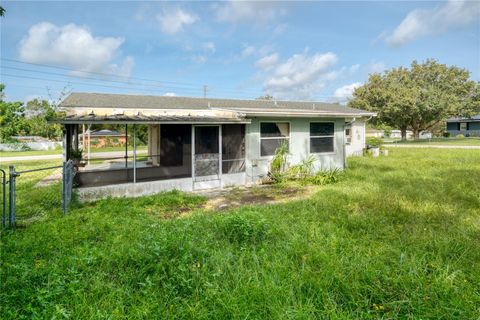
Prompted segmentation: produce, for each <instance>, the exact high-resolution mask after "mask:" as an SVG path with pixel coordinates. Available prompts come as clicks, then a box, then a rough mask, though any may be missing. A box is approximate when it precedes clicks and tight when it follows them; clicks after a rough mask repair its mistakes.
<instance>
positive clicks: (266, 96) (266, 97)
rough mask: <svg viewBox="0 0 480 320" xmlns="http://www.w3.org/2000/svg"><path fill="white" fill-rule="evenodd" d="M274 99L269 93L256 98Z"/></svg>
mask: <svg viewBox="0 0 480 320" xmlns="http://www.w3.org/2000/svg"><path fill="white" fill-rule="evenodd" d="M273 99H274V98H273V96H271V95H269V94H266V95H264V96H260V97H257V98H255V100H273Z"/></svg>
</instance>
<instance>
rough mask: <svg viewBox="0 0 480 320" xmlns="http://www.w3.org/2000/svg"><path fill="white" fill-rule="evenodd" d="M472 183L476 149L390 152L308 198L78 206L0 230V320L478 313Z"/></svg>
mask: <svg viewBox="0 0 480 320" xmlns="http://www.w3.org/2000/svg"><path fill="white" fill-rule="evenodd" d="M479 181H480V151H478V150H436V149H435V150H433V149H428V150H427V149H415V150H412V149H400V150H398V149H395V150H391V151H390V156H388V157H380V158H351V159H350V160H349V169H348V171H347V172H346V174H345V175H344V176H343V177H342V179H341V180H340V181H339V182H338V183H336V184H329V185H326V186H322V187H319V191H318V192H317V193H316V194H315V195H314V196H312V197H311V198H310V199H308V200H302V201H291V202H289V203H282V204H277V205H263V206H255V205H251V206H243V207H240V208H236V209H233V210H230V211H225V212H222V213H221V214H219V213H214V212H205V211H204V210H203V209H201V208H200V207H199V206H200V205H201V204H202V203H203V201H204V199H203V198H202V197H198V196H192V195H185V194H182V193H179V192H170V193H166V194H162V195H158V196H151V197H145V198H139V199H108V200H103V201H99V202H97V203H93V204H86V205H83V207H79V208H77V209H75V210H73V211H72V213H71V214H70V215H68V216H67V217H63V218H61V217H51V218H49V219H45V220H43V221H42V222H38V223H34V224H32V225H30V226H28V227H27V228H25V229H19V230H15V231H7V232H3V234H2V244H1V250H2V251H1V282H0V283H1V284H0V286H1V287H0V317H1V318H3V319H17V318H54V317H55V318H66V317H70V318H75V319H85V318H87V319H88V318H95V319H97V318H109V319H110V318H111V319H125V318H128V319H136V318H155V319H163V318H195V319H231V318H241V319H245V318H269V319H271V318H273V319H285V318H287V319H288V318H295V319H307V318H325V319H330V318H335V319H338V318H341V319H376V318H382V319H397V318H403V319H405V318H409V319H478V315H479V314H480V294H479V279H480V251H479V250H478V243H479V241H480V188H479V187H478V182H479ZM179 208H188V209H192V208H193V211H192V213H191V214H190V215H189V216H187V217H183V218H175V217H176V216H177V214H176V213H178V212H180V211H181V210H183V209H179Z"/></svg>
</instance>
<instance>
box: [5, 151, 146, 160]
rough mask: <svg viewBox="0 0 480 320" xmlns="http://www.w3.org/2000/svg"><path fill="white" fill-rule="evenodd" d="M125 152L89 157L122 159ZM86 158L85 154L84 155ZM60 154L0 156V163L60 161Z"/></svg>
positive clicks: (98, 154) (141, 152) (109, 152)
mask: <svg viewBox="0 0 480 320" xmlns="http://www.w3.org/2000/svg"><path fill="white" fill-rule="evenodd" d="M146 153H147V150H138V151H137V154H146ZM124 155H125V152H123V151H108V152H95V153H91V154H90V157H91V158H95V159H99V158H100V159H103V158H115V157H123V156H124ZM128 155H129V156H133V151H129V152H128ZM84 156H86V153H85V154H84ZM62 157H63V155H62V154H46V155H41V156H20V157H2V156H1V155H0V162H17V161H34V160H53V159H62Z"/></svg>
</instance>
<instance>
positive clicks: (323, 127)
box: [310, 122, 335, 153]
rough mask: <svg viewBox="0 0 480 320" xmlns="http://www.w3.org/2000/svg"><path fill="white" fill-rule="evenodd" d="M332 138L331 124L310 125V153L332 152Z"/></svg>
mask: <svg viewBox="0 0 480 320" xmlns="http://www.w3.org/2000/svg"><path fill="white" fill-rule="evenodd" d="M334 137H335V124H334V123H333V122H312V123H310V153H323V152H333V151H334V146H333V143H334Z"/></svg>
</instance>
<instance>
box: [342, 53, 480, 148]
mask: <svg viewBox="0 0 480 320" xmlns="http://www.w3.org/2000/svg"><path fill="white" fill-rule="evenodd" d="M348 105H349V106H350V107H353V108H358V109H364V110H370V111H375V112H377V117H376V118H374V119H372V121H373V123H374V124H377V125H388V126H391V127H393V128H398V129H400V130H401V132H402V139H406V132H407V130H412V132H413V134H414V136H415V138H416V139H418V137H419V134H420V132H421V131H424V130H432V129H433V128H435V127H438V126H439V125H443V122H444V121H445V120H446V119H448V118H450V117H466V118H468V117H471V116H473V115H475V114H479V113H480V84H479V83H478V82H476V81H473V80H471V79H470V72H469V71H468V70H465V69H462V68H459V67H456V66H447V65H445V64H440V63H438V62H437V61H436V60H434V59H429V60H426V61H425V62H423V63H418V62H417V61H413V62H412V64H411V65H410V68H405V67H399V68H393V69H391V70H388V71H385V72H383V73H373V74H371V75H370V76H369V79H368V81H367V83H365V84H364V85H363V86H361V87H359V88H357V89H355V91H354V93H353V99H352V100H350V101H349V103H348Z"/></svg>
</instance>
